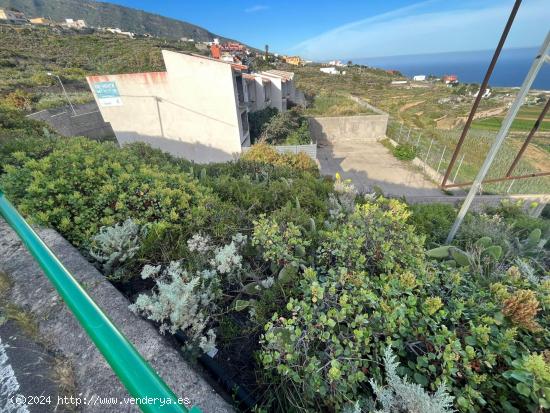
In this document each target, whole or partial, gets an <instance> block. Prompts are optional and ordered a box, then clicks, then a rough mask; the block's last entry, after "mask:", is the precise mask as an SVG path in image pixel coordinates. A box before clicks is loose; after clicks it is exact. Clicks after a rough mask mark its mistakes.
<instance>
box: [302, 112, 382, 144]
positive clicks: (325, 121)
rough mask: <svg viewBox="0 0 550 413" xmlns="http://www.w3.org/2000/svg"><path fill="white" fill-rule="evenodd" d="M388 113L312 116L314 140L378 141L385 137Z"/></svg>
mask: <svg viewBox="0 0 550 413" xmlns="http://www.w3.org/2000/svg"><path fill="white" fill-rule="evenodd" d="M387 126H388V115H364V116H337V117H328V116H327V117H310V118H309V129H310V132H311V135H312V137H313V139H314V141H316V142H318V143H327V142H335V141H350V140H351V141H378V140H380V139H382V138H384V137H385V135H386V128H387Z"/></svg>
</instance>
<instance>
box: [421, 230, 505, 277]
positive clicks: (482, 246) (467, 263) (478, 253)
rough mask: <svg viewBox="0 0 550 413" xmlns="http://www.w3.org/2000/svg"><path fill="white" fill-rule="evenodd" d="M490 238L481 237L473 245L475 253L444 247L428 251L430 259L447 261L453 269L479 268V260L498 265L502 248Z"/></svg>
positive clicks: (452, 246) (449, 246)
mask: <svg viewBox="0 0 550 413" xmlns="http://www.w3.org/2000/svg"><path fill="white" fill-rule="evenodd" d="M492 242H493V241H492V239H491V238H490V237H481V238H479V239H478V240H477V241H476V242H475V243H474V245H473V251H472V252H468V251H464V250H461V249H460V248H458V247H455V246H454V245H443V246H441V247H437V248H433V249H431V250H428V251H427V253H426V254H427V255H428V257H430V258H436V259H441V260H445V262H446V263H447V264H448V265H449V266H452V267H455V266H458V267H469V268H470V269H472V270H475V269H477V268H479V260H478V258H483V259H485V258H488V259H489V260H490V261H491V262H493V263H496V262H498V261H499V260H500V258H501V257H502V247H501V246H500V245H493V244H492Z"/></svg>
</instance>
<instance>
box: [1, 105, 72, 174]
mask: <svg viewBox="0 0 550 413" xmlns="http://www.w3.org/2000/svg"><path fill="white" fill-rule="evenodd" d="M60 139H61V138H59V137H58V136H57V135H56V134H55V133H54V132H53V131H52V130H51V129H50V128H49V126H48V125H47V124H46V123H44V122H40V121H36V120H32V119H28V118H26V117H25V116H24V115H23V114H22V113H21V112H20V111H16V110H10V109H8V108H5V107H1V106H0V174H2V173H3V172H4V168H5V166H6V165H8V164H13V165H19V166H20V165H21V162H22V159H23V158H31V159H40V158H43V157H44V156H46V155H47V154H49V153H50V152H51V151H52V150H53V148H54V146H55V145H56V143H57V142H58V141H59V140H60ZM61 140H63V139H61ZM23 154H24V156H23ZM22 156H23V157H22Z"/></svg>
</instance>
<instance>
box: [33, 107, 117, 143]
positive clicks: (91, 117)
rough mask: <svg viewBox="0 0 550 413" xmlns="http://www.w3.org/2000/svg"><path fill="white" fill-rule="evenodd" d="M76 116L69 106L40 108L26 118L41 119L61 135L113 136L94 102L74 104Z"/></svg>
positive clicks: (103, 137)
mask: <svg viewBox="0 0 550 413" xmlns="http://www.w3.org/2000/svg"><path fill="white" fill-rule="evenodd" d="M74 108H75V111H76V116H75V115H74V114H73V112H72V111H71V108H70V107H69V106H66V107H62V108H55V109H46V110H41V111H40V112H36V113H32V114H30V115H28V116H27V117H28V118H31V119H36V120H42V121H44V122H46V123H47V124H48V125H50V126H51V127H52V128H53V129H55V130H56V131H57V132H58V133H59V134H61V135H63V136H87V137H89V138H93V139H105V138H111V137H113V136H115V132H114V131H113V128H112V127H111V125H110V124H109V123H108V122H105V121H104V120H103V117H102V116H101V113H100V112H99V109H98V107H97V104H96V103H95V102H90V103H85V104H83V105H75V106H74Z"/></svg>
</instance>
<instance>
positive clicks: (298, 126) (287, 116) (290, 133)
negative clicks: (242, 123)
mask: <svg viewBox="0 0 550 413" xmlns="http://www.w3.org/2000/svg"><path fill="white" fill-rule="evenodd" d="M261 129H262V132H261V135H260V142H265V143H268V144H270V145H302V144H309V143H311V135H310V133H309V122H308V120H307V119H306V118H305V117H303V116H302V115H301V112H300V110H299V109H298V108H294V109H291V110H287V111H286V112H282V113H277V114H276V115H274V116H272V117H271V118H270V119H269V121H267V122H266V123H265V124H264V125H263V126H262V128H261Z"/></svg>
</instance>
